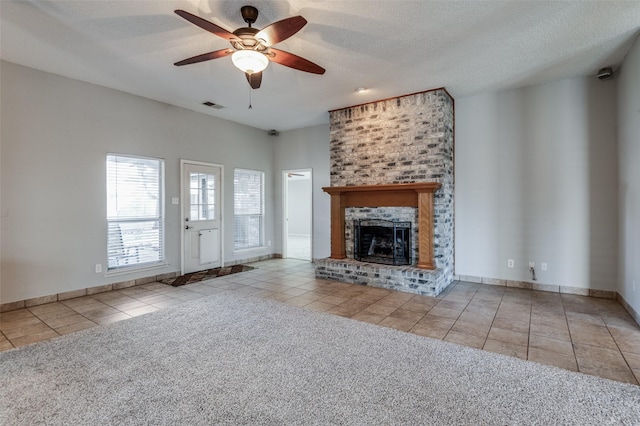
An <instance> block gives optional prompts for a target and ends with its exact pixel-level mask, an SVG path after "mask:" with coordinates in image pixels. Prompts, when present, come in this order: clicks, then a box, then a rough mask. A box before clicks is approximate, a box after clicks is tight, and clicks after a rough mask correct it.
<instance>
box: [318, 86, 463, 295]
mask: <svg viewBox="0 0 640 426" xmlns="http://www.w3.org/2000/svg"><path fill="white" fill-rule="evenodd" d="M330 126H331V142H330V149H331V186H330V187H326V188H323V189H324V191H325V192H327V193H328V194H329V195H330V197H331V256H330V257H329V258H327V259H319V260H317V261H316V276H317V277H319V278H325V279H333V280H339V281H344V282H352V283H358V284H364V285H371V286H375V287H384V288H390V289H396V290H403V291H408V292H412V293H418V294H427V295H431V296H435V295H437V294H439V293H440V292H441V291H442V290H444V289H445V288H446V287H447V286H448V285H449V284H450V283H451V282H452V281H453V99H452V98H451V97H450V96H449V94H448V93H447V92H446V90H444V89H436V90H432V91H427V92H422V93H417V94H413V95H407V96H402V97H399V98H394V99H388V100H383V101H378V102H373V103H370V104H366V105H359V106H355V107H350V108H345V109H341V110H336V111H330ZM361 219H367V220H375V219H384V220H391V221H394V220H395V221H409V222H411V246H412V247H413V250H412V253H411V257H412V260H411V265H407V266H393V265H387V264H379V263H371V262H359V261H357V260H355V259H354V252H353V247H354V244H353V235H354V225H353V223H354V221H355V220H361Z"/></svg>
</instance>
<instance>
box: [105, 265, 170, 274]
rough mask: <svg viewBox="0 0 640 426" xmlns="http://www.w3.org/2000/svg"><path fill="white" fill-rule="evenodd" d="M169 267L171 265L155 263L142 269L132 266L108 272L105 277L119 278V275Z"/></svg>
mask: <svg viewBox="0 0 640 426" xmlns="http://www.w3.org/2000/svg"><path fill="white" fill-rule="evenodd" d="M167 266H169V264H168V263H166V262H163V263H154V264H152V265H145V266H140V267H135V266H131V267H127V268H119V269H113V270H110V271H107V272H105V274H104V276H105V277H115V276H118V275H128V274H132V273H134V272H144V271H151V270H153V269H161V268H166V267H167Z"/></svg>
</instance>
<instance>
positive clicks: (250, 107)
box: [249, 87, 253, 109]
mask: <svg viewBox="0 0 640 426" xmlns="http://www.w3.org/2000/svg"><path fill="white" fill-rule="evenodd" d="M249 109H253V107H252V106H251V87H249Z"/></svg>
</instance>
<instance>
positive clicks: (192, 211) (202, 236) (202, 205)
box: [180, 160, 222, 274]
mask: <svg viewBox="0 0 640 426" xmlns="http://www.w3.org/2000/svg"><path fill="white" fill-rule="evenodd" d="M180 170H181V173H180V176H181V181H182V182H181V188H182V190H181V192H182V196H181V200H182V206H181V211H182V215H181V216H182V222H181V223H182V237H181V241H182V265H181V270H182V274H188V273H191V272H197V271H203V270H205V269H212V268H218V267H220V266H222V166H220V165H217V164H209V163H201V162H196V161H187V160H180Z"/></svg>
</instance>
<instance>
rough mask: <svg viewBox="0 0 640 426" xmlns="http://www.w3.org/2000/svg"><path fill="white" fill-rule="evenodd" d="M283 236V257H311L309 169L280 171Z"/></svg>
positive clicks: (307, 258) (311, 199) (310, 187)
mask: <svg viewBox="0 0 640 426" xmlns="http://www.w3.org/2000/svg"><path fill="white" fill-rule="evenodd" d="M282 181H283V183H284V188H283V199H284V206H283V224H282V229H283V238H282V257H284V258H291V259H301V260H311V259H312V249H311V247H312V238H311V235H312V220H313V215H312V211H313V209H312V207H313V197H312V191H313V185H312V182H313V181H312V171H311V169H301V170H285V171H283V172H282Z"/></svg>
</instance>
